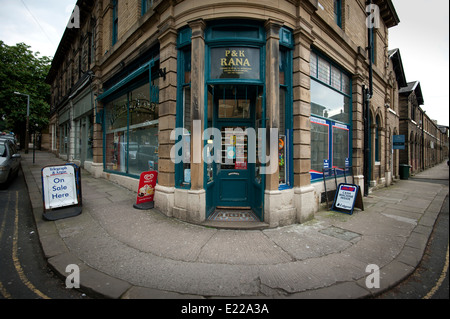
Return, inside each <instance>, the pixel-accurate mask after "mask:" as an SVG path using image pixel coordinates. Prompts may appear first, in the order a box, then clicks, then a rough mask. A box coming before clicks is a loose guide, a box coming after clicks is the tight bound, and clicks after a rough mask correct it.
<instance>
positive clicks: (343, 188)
mask: <svg viewBox="0 0 450 319" xmlns="http://www.w3.org/2000/svg"><path fill="white" fill-rule="evenodd" d="M355 206H356V207H358V208H361V209H362V210H364V206H363V203H362V195H361V191H360V188H359V186H358V185H354V184H345V183H342V184H339V187H338V189H337V192H336V195H335V198H334V202H333V205H332V206H331V209H332V210H334V211H337V212H342V213H346V214H350V215H351V214H353V209H354V208H355Z"/></svg>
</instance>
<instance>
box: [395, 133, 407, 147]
mask: <svg viewBox="0 0 450 319" xmlns="http://www.w3.org/2000/svg"><path fill="white" fill-rule="evenodd" d="M393 149H394V150H404V149H405V135H394V137H393Z"/></svg>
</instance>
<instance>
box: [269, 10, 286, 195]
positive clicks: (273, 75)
mask: <svg viewBox="0 0 450 319" xmlns="http://www.w3.org/2000/svg"><path fill="white" fill-rule="evenodd" d="M281 26H282V22H280V21H275V20H272V19H270V20H268V21H267V22H266V24H265V28H266V118H267V119H268V120H269V122H268V123H267V129H272V128H279V126H280V118H279V113H280V111H279V110H280V71H279V54H280V28H281ZM266 136H267V135H266ZM269 142H270V139H267V143H266V144H267V151H268V152H269V151H270V145H269ZM270 155H271V160H272V157H273V158H274V159H276V163H271V162H270V165H275V167H276V171H275V172H274V173H273V174H267V175H266V191H271V190H278V185H279V180H278V169H279V167H278V156H273V155H274V154H270Z"/></svg>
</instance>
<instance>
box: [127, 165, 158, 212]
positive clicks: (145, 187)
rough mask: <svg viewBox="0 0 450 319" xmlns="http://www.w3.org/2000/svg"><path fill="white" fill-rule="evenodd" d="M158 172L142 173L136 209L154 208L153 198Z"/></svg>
mask: <svg viewBox="0 0 450 319" xmlns="http://www.w3.org/2000/svg"><path fill="white" fill-rule="evenodd" d="M157 177H158V172H157V171H148V172H143V173H141V176H140V178H139V187H138V194H137V198H136V204H133V207H134V208H138V209H150V208H153V207H154V202H153V198H154V196H155V187H156V179H157Z"/></svg>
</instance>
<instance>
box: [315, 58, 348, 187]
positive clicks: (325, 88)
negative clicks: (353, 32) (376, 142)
mask: <svg viewBox="0 0 450 319" xmlns="http://www.w3.org/2000/svg"><path fill="white" fill-rule="evenodd" d="M310 68H311V69H310V74H311V91H310V92H311V115H312V116H311V171H310V173H311V179H312V180H315V179H319V178H320V179H322V172H323V168H324V164H325V163H326V165H327V166H328V167H332V168H335V169H336V173H337V174H338V175H339V174H343V171H344V169H345V168H346V167H347V166H351V148H350V141H351V123H352V114H351V112H352V111H351V80H350V77H349V76H348V74H347V73H345V72H344V71H343V70H342V69H341V68H340V67H339V66H337V65H335V64H333V63H331V62H329V61H328V59H326V58H325V57H322V56H320V55H319V54H317V53H315V52H312V53H311V60H310Z"/></svg>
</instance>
